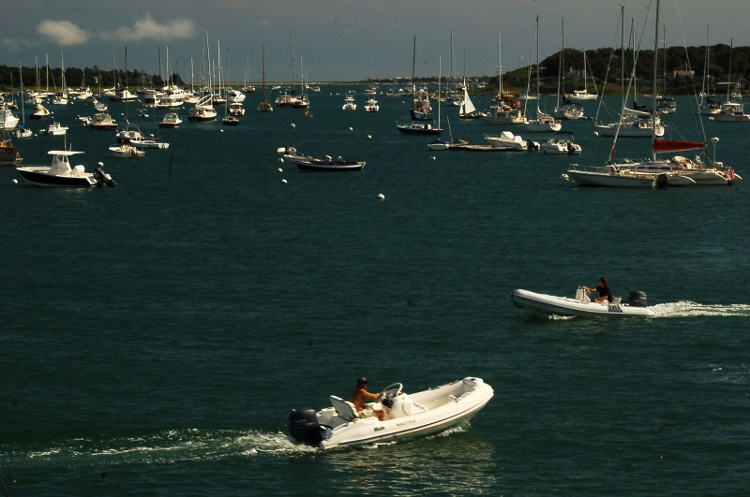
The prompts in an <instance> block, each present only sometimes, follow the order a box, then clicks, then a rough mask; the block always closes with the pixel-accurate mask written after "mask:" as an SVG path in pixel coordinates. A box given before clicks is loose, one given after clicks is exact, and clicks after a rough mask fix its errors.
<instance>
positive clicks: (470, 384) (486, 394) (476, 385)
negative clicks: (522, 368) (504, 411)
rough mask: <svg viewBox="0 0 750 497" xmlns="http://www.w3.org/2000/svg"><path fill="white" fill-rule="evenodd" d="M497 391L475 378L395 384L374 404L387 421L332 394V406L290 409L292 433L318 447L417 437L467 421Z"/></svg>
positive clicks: (346, 445)
mask: <svg viewBox="0 0 750 497" xmlns="http://www.w3.org/2000/svg"><path fill="white" fill-rule="evenodd" d="M493 395H494V391H493V390H492V387H491V386H489V385H488V384H487V383H485V382H484V380H482V379H481V378H476V377H467V378H464V379H463V380H457V381H454V382H452V383H448V384H446V385H442V386H438V387H434V388H430V389H429V390H423V391H421V392H416V393H412V394H407V393H405V392H403V386H402V384H401V383H394V384H393V385H389V386H388V387H386V388H385V389H384V390H383V392H382V394H381V399H382V401H381V405H379V406H374V408H375V409H380V408H382V410H383V413H384V416H383V421H380V420H379V419H378V418H377V416H370V417H362V413H358V412H357V410H356V409H355V407H354V404H352V403H351V402H349V401H346V400H343V399H341V398H340V397H337V396H335V395H331V403H332V404H333V406H332V407H326V408H324V409H322V410H320V411H318V412H315V410H314V409H299V410H297V409H294V410H292V412H291V414H290V415H289V431H290V432H291V434H292V436H293V437H294V439H295V440H297V441H298V442H301V443H305V444H308V445H312V446H315V447H318V448H320V449H331V448H333V447H350V446H355V445H363V444H374V443H382V442H391V441H394V440H401V439H408V438H414V437H418V436H424V435H430V434H433V433H438V432H441V431H444V430H446V429H448V428H451V427H453V426H456V425H460V424H464V423H467V422H468V421H469V420H471V418H472V417H473V416H474V415H475V414H476V413H477V412H479V410H480V409H482V408H483V407H484V406H485V405H487V403H488V402H489V401H490V399H492V396H493Z"/></svg>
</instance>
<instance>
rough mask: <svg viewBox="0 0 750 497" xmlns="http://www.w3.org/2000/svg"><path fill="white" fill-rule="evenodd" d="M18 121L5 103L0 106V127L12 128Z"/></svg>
mask: <svg viewBox="0 0 750 497" xmlns="http://www.w3.org/2000/svg"><path fill="white" fill-rule="evenodd" d="M19 121H20V119H18V118H17V117H16V116H14V115H13V112H12V111H11V109H10V107H8V105H7V104H2V106H0V129H13V128H15V127H16V126H17V125H18V122H19Z"/></svg>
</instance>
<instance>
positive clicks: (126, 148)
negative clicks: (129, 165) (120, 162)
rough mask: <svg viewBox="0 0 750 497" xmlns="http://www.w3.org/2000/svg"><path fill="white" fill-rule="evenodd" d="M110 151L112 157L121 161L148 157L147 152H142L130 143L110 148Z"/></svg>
mask: <svg viewBox="0 0 750 497" xmlns="http://www.w3.org/2000/svg"><path fill="white" fill-rule="evenodd" d="M109 151H110V152H112V155H113V156H115V157H117V158H119V159H141V158H143V157H146V152H145V151H143V150H140V149H138V148H136V147H134V146H133V145H131V144H129V143H121V144H119V145H112V146H111V147H109Z"/></svg>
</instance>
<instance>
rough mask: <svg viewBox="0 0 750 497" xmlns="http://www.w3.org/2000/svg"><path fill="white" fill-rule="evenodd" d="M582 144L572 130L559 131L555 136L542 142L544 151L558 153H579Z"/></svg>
mask: <svg viewBox="0 0 750 497" xmlns="http://www.w3.org/2000/svg"><path fill="white" fill-rule="evenodd" d="M581 150H582V149H581V146H580V145H579V144H577V143H576V140H575V135H574V134H573V133H572V132H570V131H558V132H557V133H555V136H554V137H553V138H550V139H549V140H548V141H547V142H545V143H542V152H544V153H545V154H556V155H578V154H580V153H581Z"/></svg>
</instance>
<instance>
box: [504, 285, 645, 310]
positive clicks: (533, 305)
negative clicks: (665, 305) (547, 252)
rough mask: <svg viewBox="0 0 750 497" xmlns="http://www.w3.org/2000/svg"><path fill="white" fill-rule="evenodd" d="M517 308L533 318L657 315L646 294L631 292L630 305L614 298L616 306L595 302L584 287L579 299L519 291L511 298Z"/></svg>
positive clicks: (578, 295) (519, 289) (581, 288)
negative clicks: (544, 315) (547, 316)
mask: <svg viewBox="0 0 750 497" xmlns="http://www.w3.org/2000/svg"><path fill="white" fill-rule="evenodd" d="M511 300H512V301H513V304H514V305H515V306H516V307H518V308H520V309H524V310H525V311H528V312H529V313H532V314H554V315H558V316H589V317H591V316H600V317H627V316H653V315H654V311H652V310H651V309H649V308H648V306H647V299H646V294H645V293H644V292H640V291H637V292H630V293H629V295H628V300H627V302H622V299H621V297H614V298H613V299H612V302H608V301H606V300H604V301H601V302H592V301H591V299H590V298H589V296H588V294H587V293H586V292H585V291H584V289H583V287H580V286H579V287H578V290H577V291H576V296H575V298H569V297H559V296H556V295H547V294H545V293H537V292H532V291H530V290H523V289H521V288H518V289H516V290H513V293H512V294H511Z"/></svg>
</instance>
